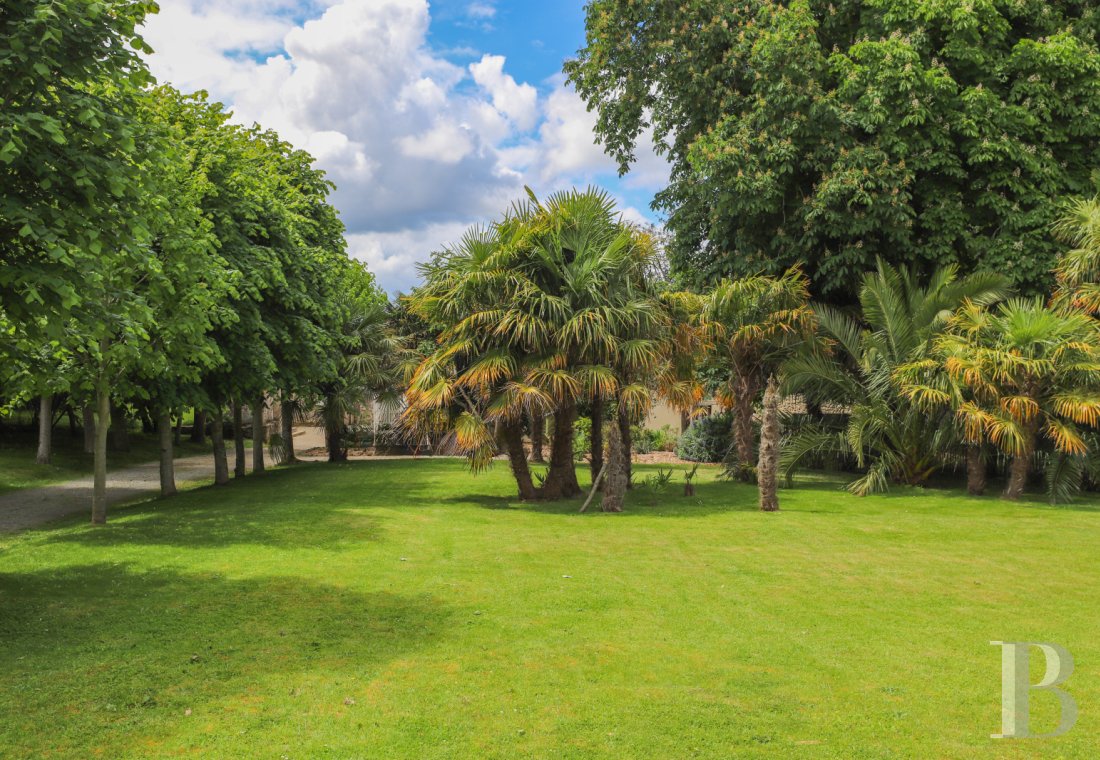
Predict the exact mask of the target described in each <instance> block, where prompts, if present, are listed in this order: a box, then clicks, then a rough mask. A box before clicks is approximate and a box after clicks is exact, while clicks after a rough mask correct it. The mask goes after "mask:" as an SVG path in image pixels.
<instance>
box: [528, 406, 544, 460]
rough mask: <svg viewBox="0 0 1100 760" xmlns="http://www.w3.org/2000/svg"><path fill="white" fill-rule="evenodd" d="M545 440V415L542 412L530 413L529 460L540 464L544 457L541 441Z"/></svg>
mask: <svg viewBox="0 0 1100 760" xmlns="http://www.w3.org/2000/svg"><path fill="white" fill-rule="evenodd" d="M545 440H546V417H545V416H543V414H542V412H534V413H532V414H531V461H532V462H538V463H539V464H542V463H543V462H545V461H546V458H545V457H544V456H543V455H542V448H543V442H544V441H545Z"/></svg>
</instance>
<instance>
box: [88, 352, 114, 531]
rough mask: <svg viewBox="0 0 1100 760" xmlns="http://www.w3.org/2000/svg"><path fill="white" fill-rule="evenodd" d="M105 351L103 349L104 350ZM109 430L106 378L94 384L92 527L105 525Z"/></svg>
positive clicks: (109, 412)
mask: <svg viewBox="0 0 1100 760" xmlns="http://www.w3.org/2000/svg"><path fill="white" fill-rule="evenodd" d="M104 350H105V349H104ZM110 428H111V395H110V392H109V390H108V386H107V377H106V375H105V374H102V371H101V375H100V377H99V379H98V381H97V383H96V419H95V466H94V470H95V474H94V476H93V481H92V525H106V524H107V432H108V431H109V430H110Z"/></svg>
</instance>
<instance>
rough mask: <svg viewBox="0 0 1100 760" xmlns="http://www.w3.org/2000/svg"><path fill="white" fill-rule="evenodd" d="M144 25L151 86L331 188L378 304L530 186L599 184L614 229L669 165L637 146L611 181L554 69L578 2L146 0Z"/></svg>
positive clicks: (573, 42) (580, 23)
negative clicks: (314, 170) (255, 132)
mask: <svg viewBox="0 0 1100 760" xmlns="http://www.w3.org/2000/svg"><path fill="white" fill-rule="evenodd" d="M160 7H161V12H160V13H159V14H158V15H157V16H154V17H151V18H150V19H149V20H148V21H147V23H146V26H145V31H144V36H145V39H146V41H147V42H148V43H149V44H150V45H151V46H152V47H153V49H154V50H155V51H156V52H155V53H154V54H153V55H152V56H150V57H149V65H150V67H151V69H152V71H153V73H154V75H156V77H157V78H158V79H159V80H160V81H161V82H168V83H171V84H173V85H174V86H176V87H177V88H178V89H180V90H183V91H184V92H192V91H195V90H200V89H201V90H206V91H208V92H209V93H210V95H211V96H212V97H213V98H215V99H217V100H220V101H221V102H223V103H225V104H226V106H227V107H228V108H229V109H230V110H231V111H232V112H233V113H234V117H233V118H234V120H235V121H238V122H240V123H242V124H251V123H253V122H259V123H260V124H262V125H263V126H264V127H268V128H271V129H275V130H276V131H278V132H279V134H280V135H281V136H282V137H283V138H284V139H286V140H288V141H289V142H291V143H293V144H294V145H295V146H297V147H299V148H304V149H305V150H308V151H309V152H310V153H311V154H312V155H313V156H314V157H315V158H316V160H317V165H318V166H319V167H320V168H322V169H324V170H325V171H326V172H327V173H328V176H329V178H330V179H331V180H332V181H333V182H335V183H336V185H337V188H338V189H337V191H336V192H335V194H334V195H333V202H334V204H335V205H336V207H337V208H338V209H339V211H340V215H341V218H342V219H343V221H344V224H345V225H346V226H347V228H348V234H347V240H348V250H349V253H350V254H351V255H352V256H354V257H355V258H358V259H362V260H364V261H366V262H367V263H368V264H369V267H370V269H371V271H372V272H374V273H375V275H376V277H377V278H378V281H379V283H380V285H381V286H382V287H383V288H384V289H385V290H387V291H388V292H390V293H394V292H396V291H398V290H401V291H407V290H408V289H409V288H411V287H412V286H413V285H415V284H416V282H417V280H418V275H417V271H416V263H417V262H419V261H423V260H425V259H426V258H427V257H428V255H429V254H430V253H431V252H432V251H435V250H439V249H440V248H442V247H443V246H444V245H446V244H448V243H451V242H454V241H455V240H457V239H458V238H460V237H461V235H462V233H463V232H464V231H465V230H466V229H467V228H468V227H469V226H471V225H474V224H480V223H485V222H488V221H491V220H492V219H495V218H497V217H499V215H500V213H501V212H502V211H503V210H504V209H506V208H507V206H508V204H509V203H510V202H511V201H512V200H514V199H518V198H520V197H522V196H523V192H524V191H523V186H524V185H529V186H530V187H532V188H533V189H534V190H535V191H536V192H537V193H538V194H540V195H545V194H547V193H550V192H553V191H555V190H560V189H565V188H569V187H571V186H585V185H588V184H599V185H602V186H604V187H606V188H607V189H608V190H610V191H611V192H612V193H613V194H614V195H615V196H616V198H618V199H619V207H620V210H621V211H622V212H623V215H624V217H625V218H627V219H630V220H633V221H655V220H656V218H655V216H654V214H653V212H652V211H651V210H650V208H649V204H650V202H651V200H652V198H653V195H654V193H655V192H656V191H657V190H659V189H661V187H663V186H664V184H665V183H666V181H667V178H668V168H667V165H666V163H665V162H664V160H663V159H661V158H659V157H657V156H656V155H655V154H654V153H653V151H652V147H651V145H650V144H649V142H648V139H647V138H643V144H642V145H640V146H639V150H638V151H637V155H638V160H637V162H636V164H635V166H634V168H633V169H632V171H631V172H630V173H629V174H627V175H626V176H625V177H623V178H619V177H618V176H617V172H616V167H615V165H614V163H613V162H612V161H611V160H610V159H609V158H608V157H607V156H606V155H605V154H604V153H603V150H602V148H601V147H600V146H599V145H598V144H596V141H595V137H594V134H593V126H594V124H595V116H594V114H591V113H589V112H588V111H587V110H586V108H585V105H584V103H583V101H581V99H580V98H579V97H578V96H577V95H576V93H575V92H573V90H572V89H571V88H570V87H569V86H568V85H567V84H566V83H565V81H564V77H563V76H562V75H561V64H562V62H563V61H564V60H565V59H567V58H569V57H570V56H572V55H573V54H574V53H575V52H576V51H577V49H578V48H580V47H581V46H582V45H583V42H584V10H583V0H435V1H434V2H428V1H427V0H160Z"/></svg>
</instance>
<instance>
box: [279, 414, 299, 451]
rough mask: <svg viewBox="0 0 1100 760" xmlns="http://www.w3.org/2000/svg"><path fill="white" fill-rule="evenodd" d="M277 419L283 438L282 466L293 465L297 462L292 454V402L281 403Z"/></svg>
mask: <svg viewBox="0 0 1100 760" xmlns="http://www.w3.org/2000/svg"><path fill="white" fill-rule="evenodd" d="M279 417H280V420H279V421H280V423H281V426H282V436H283V464H294V463H295V462H297V461H298V457H297V455H296V454H295V453H294V402H292V401H289V400H286V401H283V403H282V406H281V407H280V409H279Z"/></svg>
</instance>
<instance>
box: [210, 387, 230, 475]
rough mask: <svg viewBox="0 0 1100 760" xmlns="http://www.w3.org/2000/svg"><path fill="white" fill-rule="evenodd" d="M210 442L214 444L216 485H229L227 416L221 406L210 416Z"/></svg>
mask: <svg viewBox="0 0 1100 760" xmlns="http://www.w3.org/2000/svg"><path fill="white" fill-rule="evenodd" d="M210 441H211V443H213V444H214V485H216V486H224V485H226V484H227V483H229V462H227V461H226V458H225V414H224V412H223V410H222V406H221V404H218V405H217V407H215V408H214V411H213V412H211V414H210Z"/></svg>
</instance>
